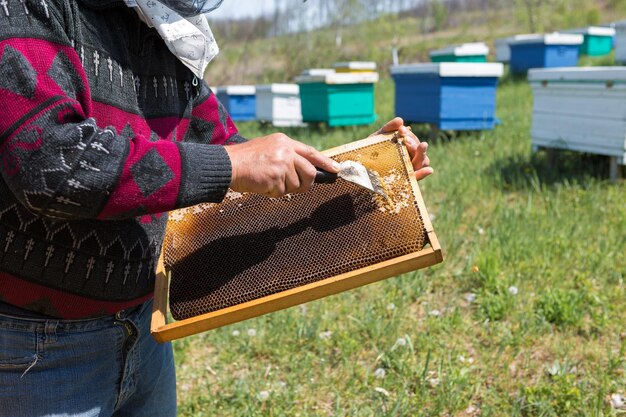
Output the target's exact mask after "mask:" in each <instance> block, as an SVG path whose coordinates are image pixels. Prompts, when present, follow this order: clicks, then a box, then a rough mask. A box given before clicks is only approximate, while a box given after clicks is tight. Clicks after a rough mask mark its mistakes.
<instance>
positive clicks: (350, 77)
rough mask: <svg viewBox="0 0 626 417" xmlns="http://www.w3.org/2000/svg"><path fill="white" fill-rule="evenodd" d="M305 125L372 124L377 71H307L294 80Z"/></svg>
mask: <svg viewBox="0 0 626 417" xmlns="http://www.w3.org/2000/svg"><path fill="white" fill-rule="evenodd" d="M296 82H297V83H298V84H299V85H300V102H301V104H302V120H303V121H304V122H326V123H327V124H328V125H329V126H349V125H365V124H371V123H373V122H374V121H375V120H376V117H377V116H376V113H374V83H376V82H378V73H376V72H345V73H337V72H335V71H334V70H332V69H330V70H326V69H324V70H315V69H313V70H307V71H304V72H303V75H300V76H298V77H296Z"/></svg>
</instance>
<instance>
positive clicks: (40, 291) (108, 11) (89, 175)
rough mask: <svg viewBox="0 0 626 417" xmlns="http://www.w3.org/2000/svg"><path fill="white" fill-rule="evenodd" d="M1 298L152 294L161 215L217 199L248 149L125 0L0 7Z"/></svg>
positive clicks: (70, 305) (78, 312)
mask: <svg viewBox="0 0 626 417" xmlns="http://www.w3.org/2000/svg"><path fill="white" fill-rule="evenodd" d="M0 109H1V110H2V117H0V173H1V177H0V301H3V302H4V303H8V304H10V305H14V306H19V307H21V308H24V309H28V310H30V311H34V312H38V313H43V314H46V315H50V316H55V317H60V318H83V317H92V316H99V315H103V314H111V313H113V312H115V311H118V310H120V309H123V308H128V307H131V306H134V305H136V304H138V303H140V302H142V301H145V300H147V299H149V298H150V296H151V294H152V291H153V287H154V270H155V267H156V262H157V260H158V257H159V254H160V250H161V242H162V239H163V234H164V229H165V223H166V220H167V215H166V214H165V213H166V212H167V211H168V210H172V209H176V208H180V207H186V206H190V205H193V204H198V203H201V202H217V201H221V200H222V199H223V197H224V195H225V193H226V191H227V189H228V186H229V184H230V180H231V166H230V160H229V158H228V155H227V153H226V151H225V149H224V146H223V145H227V144H229V143H234V142H241V141H243V140H244V139H243V138H242V137H241V136H239V135H238V133H237V130H236V128H235V126H234V124H233V123H232V121H231V119H230V117H229V116H228V114H227V113H226V112H225V110H224V109H223V107H222V106H221V105H220V104H219V102H218V101H217V100H216V98H215V96H214V95H213V94H212V93H211V90H210V89H209V88H208V86H207V85H206V83H205V82H204V81H201V80H200V81H199V80H197V79H195V78H194V76H193V74H192V73H191V72H190V71H189V70H188V69H187V68H186V67H185V66H183V65H182V64H181V63H180V62H179V61H178V60H177V59H176V58H175V57H174V56H173V55H172V54H171V53H170V52H169V50H168V49H167V47H166V46H165V44H164V43H163V41H162V40H161V38H160V37H159V36H158V34H157V33H156V31H155V30H154V29H150V28H149V27H148V26H146V25H145V24H143V23H142V22H141V21H140V20H139V19H138V17H137V15H136V13H135V12H134V11H133V10H132V9H129V8H128V7H126V6H125V4H124V3H123V1H122V0H20V1H0Z"/></svg>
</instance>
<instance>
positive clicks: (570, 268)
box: [174, 79, 626, 416]
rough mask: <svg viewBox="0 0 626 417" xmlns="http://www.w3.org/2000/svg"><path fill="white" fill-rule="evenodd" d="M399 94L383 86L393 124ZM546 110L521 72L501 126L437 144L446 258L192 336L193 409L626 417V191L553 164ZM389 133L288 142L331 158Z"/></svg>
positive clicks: (182, 365) (183, 376) (303, 135)
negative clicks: (537, 140)
mask: <svg viewBox="0 0 626 417" xmlns="http://www.w3.org/2000/svg"><path fill="white" fill-rule="evenodd" d="M393 90H394V88H393V83H392V81H391V80H389V79H383V80H382V81H381V82H380V83H379V84H378V85H377V90H376V99H377V112H378V114H379V116H380V117H379V121H381V122H382V121H384V120H387V119H390V118H391V117H392V115H393V114H392V112H393V108H392V107H393V104H392V103H393ZM417 105H419V103H417ZM531 108H532V95H531V91H530V88H529V86H528V85H527V83H526V81H522V80H517V81H516V80H510V79H505V80H503V82H502V83H501V85H500V87H499V90H498V111H497V114H498V117H499V118H500V119H501V121H502V124H501V125H499V126H498V127H497V128H496V129H495V130H494V131H489V132H474V133H457V134H455V135H453V134H448V135H445V136H442V137H439V138H435V139H433V140H432V141H431V147H430V148H429V155H430V158H431V160H432V165H433V166H434V167H435V169H436V172H435V174H434V175H433V176H431V177H429V178H427V179H426V180H424V181H422V182H421V183H420V186H421V189H422V192H423V194H424V199H425V202H426V205H427V207H428V210H429V212H430V213H431V217H432V218H433V224H434V228H435V231H436V233H437V235H438V237H439V239H440V241H441V244H442V247H443V249H444V257H445V259H444V262H443V264H440V265H438V266H436V267H433V268H430V269H427V270H422V271H418V272H415V273H409V274H405V275H403V276H400V277H394V278H390V279H388V280H385V281H382V282H379V283H376V284H372V285H369V286H366V287H362V288H360V289H357V290H353V291H349V292H347V293H343V294H340V295H336V296H332V297H328V298H325V299H323V300H319V301H316V302H312V303H309V304H307V305H303V306H299V307H294V308H291V309H288V310H284V311H281V312H278V313H274V314H271V315H267V316H264V317H260V318H257V319H254V320H250V321H247V322H243V323H238V324H235V325H232V326H228V327H225V328H221V329H217V330H214V331H211V332H207V333H205V334H201V335H197V336H194V337H189V338H186V339H183V340H179V341H176V342H175V343H174V349H175V353H176V359H177V363H178V367H177V372H178V388H179V404H180V415H181V416H209V415H210V416H477V415H481V416H587V415H589V416H610V415H619V414H620V412H621V413H623V412H624V410H621V409H615V408H614V407H613V406H612V405H611V403H610V401H609V400H610V397H611V395H612V394H623V395H626V356H625V353H626V343H625V340H624V339H625V338H626V333H625V332H626V288H625V286H624V285H625V283H624V279H625V278H626V256H625V255H626V182H624V181H623V180H622V181H618V182H617V183H611V182H610V181H608V179H607V177H608V162H607V160H606V159H604V158H601V157H594V156H590V155H580V154H575V153H562V154H560V155H559V159H558V161H557V164H556V165H555V167H554V168H553V169H549V167H548V165H547V163H546V160H547V157H546V155H544V154H543V153H541V152H540V153H537V154H532V153H531V151H530V133H529V132H530V123H531ZM378 126H379V123H378V124H375V125H372V126H364V127H352V128H342V129H325V128H323V127H316V128H305V129H290V130H287V131H286V133H288V134H289V135H291V136H293V137H294V138H297V139H300V140H302V141H305V142H307V143H310V144H312V145H314V146H315V147H317V148H319V149H324V148H329V147H333V146H336V145H339V144H342V143H345V142H349V141H352V140H355V139H361V138H363V137H365V136H367V135H368V134H369V133H371V132H372V131H374V130H375V129H376V128H377V127H378ZM414 128H415V130H417V131H418V132H423V134H426V132H425V130H424V127H422V126H414ZM240 130H241V131H242V133H243V134H244V135H246V136H248V137H254V136H258V135H262V134H266V133H269V132H272V131H274V129H272V128H269V127H261V126H259V125H258V124H257V123H245V124H241V125H240Z"/></svg>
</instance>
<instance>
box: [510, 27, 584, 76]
mask: <svg viewBox="0 0 626 417" xmlns="http://www.w3.org/2000/svg"><path fill="white" fill-rule="evenodd" d="M582 43H583V36H582V35H579V34H564V33H550V34H547V35H535V36H528V37H525V38H522V39H516V40H512V41H510V42H509V48H510V49H511V60H510V64H511V72H512V73H514V74H526V73H527V72H528V70H529V69H531V68H555V67H573V66H576V65H577V64H578V54H579V48H580V45H581V44H582Z"/></svg>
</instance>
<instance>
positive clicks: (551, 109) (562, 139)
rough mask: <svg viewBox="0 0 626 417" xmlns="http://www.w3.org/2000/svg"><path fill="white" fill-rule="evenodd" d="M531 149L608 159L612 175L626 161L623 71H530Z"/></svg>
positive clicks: (624, 80) (625, 95) (599, 69)
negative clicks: (532, 101) (568, 151)
mask: <svg viewBox="0 0 626 417" xmlns="http://www.w3.org/2000/svg"><path fill="white" fill-rule="evenodd" d="M528 79H529V81H530V84H531V86H532V90H533V97H534V103H533V120H532V130H531V136H532V145H533V148H534V149H538V148H551V149H568V150H573V151H578V152H588V153H593V154H598V155H607V156H609V157H610V158H611V159H610V160H611V164H612V167H613V168H612V170H615V169H616V167H617V165H618V164H619V165H624V164H625V163H626V162H625V161H626V119H625V118H624V115H625V114H626V68H624V67H577V68H553V69H541V70H531V71H530V72H529V74H528Z"/></svg>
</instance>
